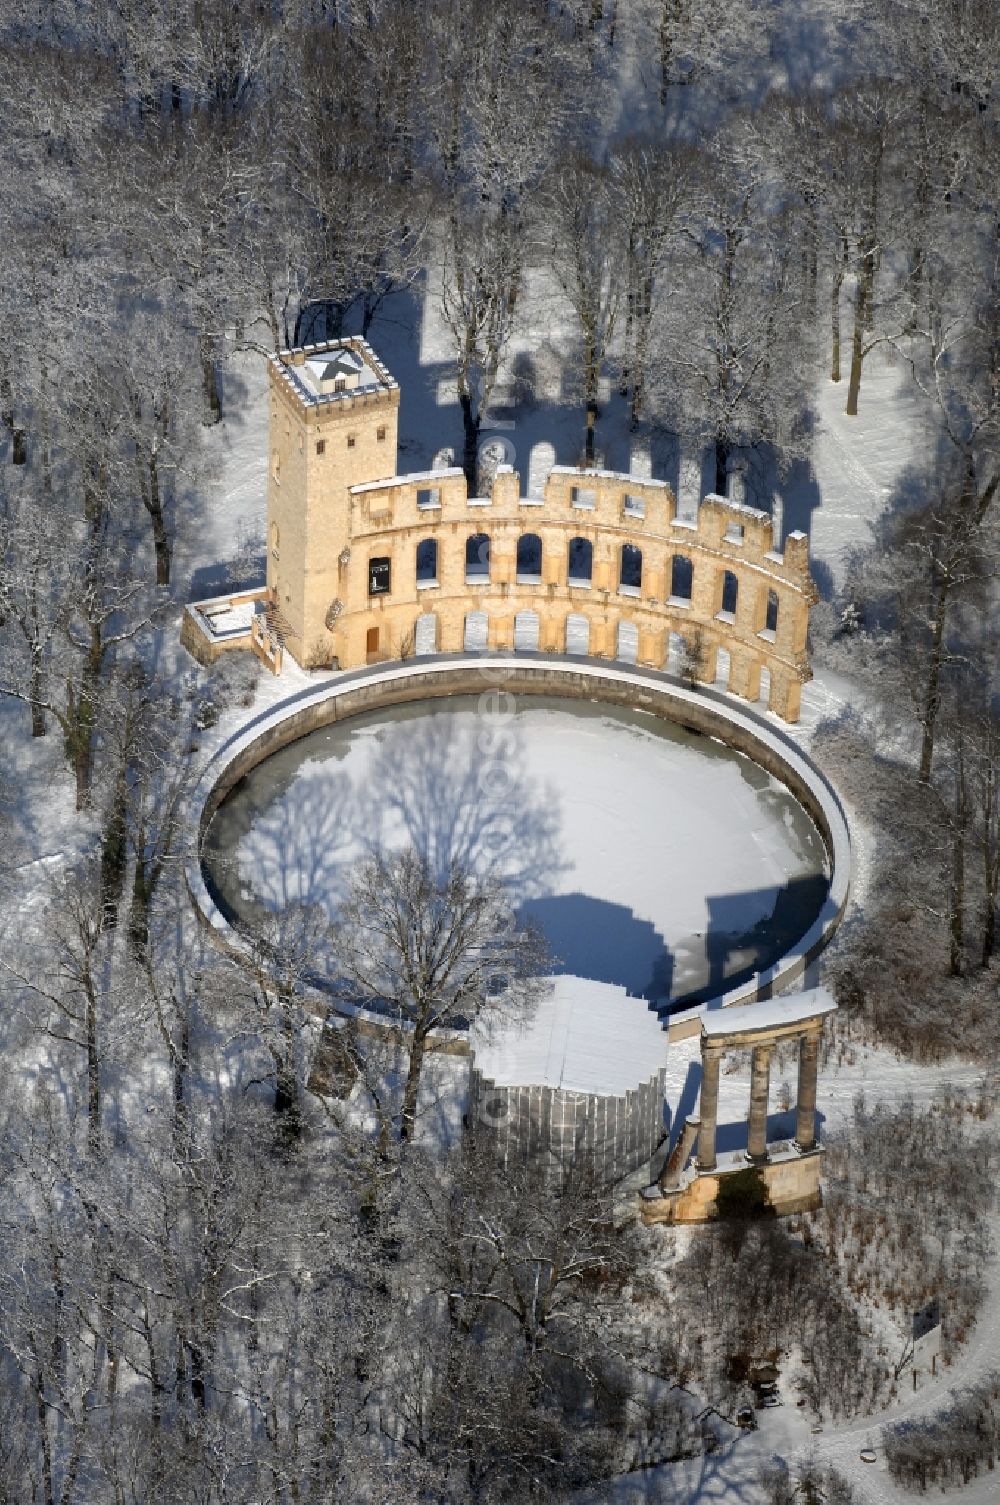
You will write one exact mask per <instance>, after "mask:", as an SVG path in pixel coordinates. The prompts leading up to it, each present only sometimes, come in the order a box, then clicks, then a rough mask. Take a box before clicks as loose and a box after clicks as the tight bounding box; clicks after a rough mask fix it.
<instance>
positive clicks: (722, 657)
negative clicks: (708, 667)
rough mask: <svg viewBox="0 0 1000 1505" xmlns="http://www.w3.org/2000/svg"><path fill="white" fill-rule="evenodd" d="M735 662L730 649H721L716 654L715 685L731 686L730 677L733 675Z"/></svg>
mask: <svg viewBox="0 0 1000 1505" xmlns="http://www.w3.org/2000/svg"><path fill="white" fill-rule="evenodd" d="M732 669H733V661H732V656H731V655H730V652H729V649H728V648H719V649H717V651H716V654H715V683H716V684H717V685H726V686H727V687H728V685H729V676H730V674H731V673H732Z"/></svg>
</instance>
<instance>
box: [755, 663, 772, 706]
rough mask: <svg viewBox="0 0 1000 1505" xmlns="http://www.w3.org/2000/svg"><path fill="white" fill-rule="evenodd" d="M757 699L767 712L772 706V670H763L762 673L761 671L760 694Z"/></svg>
mask: <svg viewBox="0 0 1000 1505" xmlns="http://www.w3.org/2000/svg"><path fill="white" fill-rule="evenodd" d="M757 699H758V701H759V703H760V704H761V705H762V706H763V707H764V709H765V710H766V709H767V707H768V706H769V705H770V704H771V671H770V669H761V671H760V694H759V695H758V696H757Z"/></svg>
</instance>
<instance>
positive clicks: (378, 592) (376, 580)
mask: <svg viewBox="0 0 1000 1505" xmlns="http://www.w3.org/2000/svg"><path fill="white" fill-rule="evenodd" d="M390 563H391V561H390V560H388V559H369V561H368V594H369V595H370V596H387V595H388V594H389V591H390V590H391V589H392V584H391V579H390V569H389V566H390Z"/></svg>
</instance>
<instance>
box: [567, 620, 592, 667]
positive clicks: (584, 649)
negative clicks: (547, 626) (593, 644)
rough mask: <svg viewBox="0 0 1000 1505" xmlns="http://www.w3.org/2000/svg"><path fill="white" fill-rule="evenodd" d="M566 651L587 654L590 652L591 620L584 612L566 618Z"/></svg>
mask: <svg viewBox="0 0 1000 1505" xmlns="http://www.w3.org/2000/svg"><path fill="white" fill-rule="evenodd" d="M566 652H567V653H574V654H580V655H582V656H586V655H587V654H588V653H589V652H590V622H589V620H588V618H587V617H585V616H584V615H583V614H582V612H575V611H571V612H570V614H569V616H568V617H567V618H566Z"/></svg>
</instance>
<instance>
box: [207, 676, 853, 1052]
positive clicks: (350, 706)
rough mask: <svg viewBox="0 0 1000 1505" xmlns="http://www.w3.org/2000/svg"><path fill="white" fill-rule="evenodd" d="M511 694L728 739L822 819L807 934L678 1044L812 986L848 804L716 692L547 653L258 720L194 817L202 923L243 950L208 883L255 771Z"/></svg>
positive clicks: (315, 702)
mask: <svg viewBox="0 0 1000 1505" xmlns="http://www.w3.org/2000/svg"><path fill="white" fill-rule="evenodd" d="M498 689H499V690H502V691H503V692H505V693H509V694H513V695H515V696H517V695H533V694H537V695H553V696H562V697H564V698H567V699H585V700H596V701H607V702H608V703H609V704H614V705H625V706H630V707H634V708H638V709H641V710H647V711H649V712H650V713H651V714H653V715H657V716H661V717H663V718H664V719H665V720H668V721H675V722H677V723H678V724H679V725H681V726H684V727H686V728H688V729H690V730H693V731H697V732H701V733H703V734H705V735H707V736H711V737H717V738H718V739H719V740H720V741H722V742H725V743H726V744H727V745H728V746H730V747H733V748H735V749H736V750H737V751H740V752H743V753H746V754H747V756H749V757H751V758H753V759H754V761H755V762H756V763H758V764H760V766H761V767H762V768H764V769H766V770H767V772H769V773H771V774H773V775H774V776H775V777H776V778H778V779H779V780H780V781H781V782H782V783H783V784H784V785H785V786H786V787H787V788H788V789H789V790H790V791H791V793H792V794H793V795H794V796H795V797H796V798H797V799H798V800H799V801H800V803H801V804H802V805H803V806H804V807H805V809H806V810H807V811H808V812H809V814H810V815H811V816H812V818H813V820H814V821H815V823H816V826H817V828H818V829H819V832H820V834H821V836H822V838H823V841H824V843H825V844H826V848H827V853H828V855H829V860H830V869H831V877H830V889H829V892H828V894H827V898H826V900H825V902H824V904H823V906H822V909H821V911H820V913H819V915H818V916H817V918H816V920H815V921H814V922H813V924H812V925H811V926H810V927H809V929H808V930H807V931H806V933H805V935H804V936H802V938H801V939H800V940H799V941H798V942H797V943H796V945H795V946H794V947H792V948H791V949H790V950H789V951H787V952H786V953H785V955H784V956H782V957H781V958H779V960H778V961H777V962H776V963H775V964H774V965H773V966H771V967H770V968H768V969H767V970H766V971H765V972H761V973H759V974H757V976H756V977H754V978H752V979H750V980H749V981H748V982H746V983H744V984H742V985H741V986H739V987H737V988H733V989H732V990H730V991H729V992H727V993H724V994H720V995H719V997H717V998H713V999H710V1000H708V1001H707V1002H706V1003H703V1004H700V1005H698V1006H697V1007H696V1008H693V1009H688V1010H685V1011H684V1012H683V1013H680V1014H677V1015H675V1016H673V1017H672V1018H671V1020H670V1023H669V1035H670V1038H671V1039H683V1038H687V1037H688V1036H690V1035H693V1034H697V1033H698V1032H699V1030H700V1019H701V1015H702V1013H703V1012H704V1011H705V1010H706V1009H713V1008H720V1007H726V1006H727V1005H729V1004H735V1003H747V1002H750V1001H751V1000H752V999H754V998H759V997H768V996H770V994H771V993H773V992H777V991H779V990H780V989H781V988H784V987H787V986H788V985H789V984H790V983H791V982H793V981H794V980H795V979H797V978H799V977H801V976H802V974H803V972H804V971H805V969H806V967H807V966H808V964H809V962H810V961H811V960H812V959H813V958H814V957H815V956H817V955H818V954H819V952H820V951H821V950H822V949H823V947H824V946H825V945H826V943H827V941H828V940H829V939H830V937H831V936H832V934H833V933H834V931H835V930H836V928H837V926H838V924H839V923H840V919H841V916H842V915H843V912H844V909H845V907H846V904H847V897H848V891H849V885H850V869H851V848H850V836H849V832H848V827H847V821H846V818H845V816H844V812H843V808H842V806H841V804H840V801H839V799H838V798H837V795H836V793H835V791H834V789H833V788H832V786H831V785H830V783H829V781H828V780H827V779H826V778H825V777H824V775H823V774H822V773H821V772H820V770H819V769H818V768H817V767H816V766H815V764H814V763H812V761H811V760H810V759H809V758H808V757H807V756H806V755H805V753H803V751H802V750H801V748H800V747H798V746H797V745H796V744H795V743H794V742H793V741H792V740H791V739H790V738H788V737H786V736H785V735H784V734H783V733H782V732H781V731H779V729H778V728H777V727H776V726H774V725H773V723H768V722H767V721H766V720H765V719H764V718H763V717H762V716H759V715H757V714H756V713H755V712H753V711H751V710H750V709H749V708H748V707H745V706H742V705H738V704H736V703H734V702H733V701H732V700H730V699H728V698H727V697H725V696H722V695H719V694H717V693H716V692H714V691H711V690H707V689H705V690H701V689H692V688H690V687H688V686H686V685H683V684H681V683H679V682H678V681H676V680H673V679H671V678H670V677H669V676H667V675H664V674H660V673H656V672H655V671H651V670H644V669H639V668H629V667H626V666H624V665H620V664H594V663H587V664H581V663H580V662H579V661H578V660H572V659H559V658H553V657H551V656H548V655H546V656H545V657H544V658H543V657H538V658H534V657H532V656H530V655H527V656H526V655H518V656H517V657H514V656H512V655H511V656H483V657H476V656H474V655H459V656H456V657H455V658H444V657H438V658H435V659H430V660H421V661H417V662H409V663H405V664H391V665H381V666H378V667H374V668H371V669H367V670H359V671H357V672H355V673H353V674H344V675H342V676H341V677H340V678H338V679H336V680H334V681H333V682H330V681H326V682H324V683H323V684H322V685H321V686H318V687H317V688H316V689H315V690H312V689H310V690H306V691H303V692H302V693H301V694H299V695H296V696H293V697H291V698H290V699H289V700H287V701H285V702H284V703H283V704H281V705H279V706H277V707H273V708H271V709H270V710H269V711H267V712H266V713H265V714H264V715H262V716H260V717H259V718H256V719H255V720H253V721H251V722H250V723H249V724H248V725H247V726H246V727H245V728H244V729H243V730H242V731H241V732H240V733H238V734H237V735H236V736H234V737H232V738H230V739H229V740H228V741H227V742H226V743H224V744H223V746H222V747H220V748H219V750H218V751H217V752H216V753H215V755H214V757H213V758H212V760H211V762H210V763H209V764H208V766H207V767H206V769H205V771H204V773H203V774H202V777H201V779H200V781H199V784H198V787H197V789H196V791H195V795H194V802H193V810H192V817H193V823H194V829H195V832H196V842H195V845H194V847H193V849H192V851H191V853H190V855H189V857H188V860H187V864H186V878H187V884H188V890H189V892H190V894H191V897H192V899H193V901H194V903H195V905H196V907H197V908H198V910H199V912H200V914H201V916H202V918H203V919H204V920H205V922H206V923H207V924H208V925H209V927H210V928H211V930H212V931H213V933H214V934H215V935H216V936H217V937H218V939H219V941H220V943H221V944H223V945H224V946H227V947H229V948H231V949H239V948H240V947H241V945H242V942H241V941H240V938H239V937H238V935H237V934H236V933H235V932H234V931H233V930H232V929H231V928H230V926H229V924H228V922H227V920H226V918H225V916H224V915H223V914H222V913H221V911H220V910H219V908H218V906H217V904H216V903H215V901H214V899H213V898H212V895H211V893H210V892H209V889H208V887H207V884H206V882H205V876H204V873H203V871H202V867H201V859H200V846H201V839H202V836H203V835H204V831H205V828H206V826H207V824H208V822H209V820H210V819H211V817H212V816H213V815H214V813H215V811H216V810H217V809H218V807H219V805H220V804H221V802H222V800H223V799H224V798H225V797H226V795H227V794H228V792H229V791H230V789H232V788H233V786H234V785H235V784H237V783H238V782H239V780H240V779H241V778H243V777H244V775H245V774H247V773H248V772H249V771H250V769H251V768H254V767H256V765H257V764H258V763H261V762H263V760H264V759H265V758H267V757H269V756H270V754H271V753H273V752H277V751H278V749H279V748H282V747H285V746H287V745H288V744H289V743H290V742H294V741H296V740H297V739H298V738H300V737H303V736H305V735H306V734H307V733H308V732H312V731H316V730H317V729H318V728H320V727H324V726H329V725H330V724H331V723H333V722H335V721H340V720H343V719H345V718H346V717H348V716H353V715H357V714H358V713H359V712H361V711H369V710H374V709H377V708H379V707H383V706H391V705H399V704H402V703H405V702H407V701H415V700H425V699H430V698H433V697H438V696H449V695H469V694H472V695H477V694H484V693H490V692H494V691H496V690H498Z"/></svg>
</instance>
